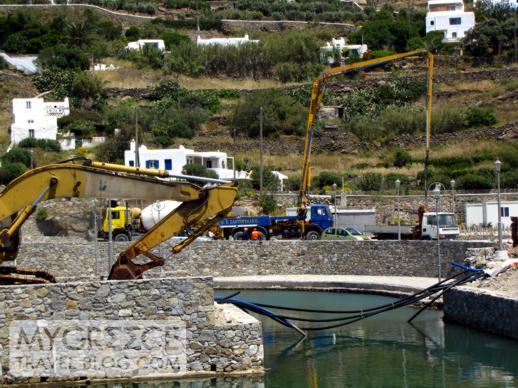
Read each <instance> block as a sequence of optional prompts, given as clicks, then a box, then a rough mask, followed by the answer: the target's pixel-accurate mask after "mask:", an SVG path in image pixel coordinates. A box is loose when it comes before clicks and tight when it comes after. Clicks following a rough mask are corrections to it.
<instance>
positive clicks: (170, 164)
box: [124, 141, 248, 179]
mask: <svg viewBox="0 0 518 388" xmlns="http://www.w3.org/2000/svg"><path fill="white" fill-rule="evenodd" d="M138 154H139V165H140V166H141V167H145V168H159V169H162V170H167V171H169V172H170V173H171V174H174V175H178V174H182V169H183V167H184V166H185V165H186V164H198V165H201V166H205V167H206V168H207V169H209V170H212V171H214V172H216V173H217V174H218V176H219V177H220V178H221V179H234V176H235V179H247V178H248V174H247V172H246V171H237V170H236V171H234V168H233V167H234V166H233V165H232V164H233V163H234V158H233V157H229V156H227V154H226V152H219V151H216V152H196V151H194V150H191V149H188V148H185V147H183V146H180V147H179V148H173V149H162V150H150V149H148V148H147V147H146V146H145V145H141V146H140V147H139V152H138ZM229 161H230V162H231V163H229ZM124 164H125V165H126V166H132V167H133V166H135V142H134V141H131V143H130V149H129V150H126V151H124ZM234 174H235V175H234Z"/></svg>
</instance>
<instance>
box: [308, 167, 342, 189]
mask: <svg viewBox="0 0 518 388" xmlns="http://www.w3.org/2000/svg"><path fill="white" fill-rule="evenodd" d="M341 182H342V175H341V174H339V173H336V172H333V171H322V172H321V173H320V174H319V175H318V176H316V177H315V178H313V183H312V184H313V186H314V187H318V188H323V187H324V186H332V185H333V183H336V184H337V185H340V183H341Z"/></svg>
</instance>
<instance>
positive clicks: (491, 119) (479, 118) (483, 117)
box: [466, 106, 497, 127]
mask: <svg viewBox="0 0 518 388" xmlns="http://www.w3.org/2000/svg"><path fill="white" fill-rule="evenodd" d="M466 116H467V120H468V125H469V126H470V127H484V126H489V125H493V124H495V123H496V122H497V120H496V116H495V114H494V113H492V112H490V111H489V110H487V109H482V108H479V107H476V106H475V107H471V108H469V109H468V110H467V112H466Z"/></svg>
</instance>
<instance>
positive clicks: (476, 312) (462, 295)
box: [443, 287, 518, 339]
mask: <svg viewBox="0 0 518 388" xmlns="http://www.w3.org/2000/svg"><path fill="white" fill-rule="evenodd" d="M443 309H444V319H445V320H447V321H451V322H457V323H460V324H463V325H466V326H470V327H473V328H475V329H479V330H484V331H488V332H490V333H494V334H498V335H504V336H507V337H511V338H514V339H518V319H517V317H518V299H517V298H511V297H508V296H505V295H502V294H498V293H496V292H494V291H489V290H482V289H478V288H473V287H459V288H454V289H452V290H450V291H448V292H447V293H446V294H445V295H444V308H443Z"/></svg>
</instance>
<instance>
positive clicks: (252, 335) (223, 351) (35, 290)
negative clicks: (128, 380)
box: [0, 277, 263, 383]
mask: <svg viewBox="0 0 518 388" xmlns="http://www.w3.org/2000/svg"><path fill="white" fill-rule="evenodd" d="M173 319H178V320H180V321H182V322H183V323H184V324H185V326H186V339H187V340H186V344H185V347H184V351H185V353H186V362H187V364H186V365H187V366H186V370H185V371H184V372H182V373H183V374H185V373H187V374H197V373H201V372H209V373H210V372H235V371H247V372H254V371H255V372H261V371H262V365H263V347H262V335H261V326H260V323H259V322H258V321H257V320H256V319H255V318H253V317H251V316H248V315H247V314H244V313H242V312H241V311H240V310H238V309H237V308H235V307H233V306H230V305H218V306H216V307H215V305H214V296H213V288H212V278H210V277H197V278H168V279H147V280H139V281H114V282H111V281H110V282H108V281H90V282H88V283H66V284H64V283H58V284H47V285H30V286H2V287H0V345H1V348H3V349H4V351H3V352H2V370H3V371H4V375H3V376H2V377H3V378H4V380H3V382H4V383H5V382H9V381H13V377H12V376H9V373H8V372H7V373H6V371H7V370H8V369H7V367H8V351H7V349H8V346H9V327H10V325H11V323H13V321H20V320H49V321H50V320H51V321H55V320H67V321H70V320H80V321H85V320H114V321H116V320H132V321H138V320H152V321H157V322H159V321H162V320H173ZM1 348H0V349H1ZM86 377H88V376H86ZM115 377H116V376H115ZM139 377H140V376H139ZM15 380H16V381H20V380H19V379H15ZM35 381H40V380H39V376H38V377H37V378H36V380H35ZM0 382H1V381H0Z"/></svg>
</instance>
